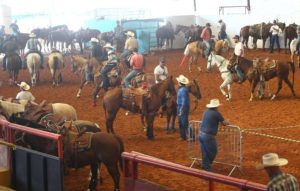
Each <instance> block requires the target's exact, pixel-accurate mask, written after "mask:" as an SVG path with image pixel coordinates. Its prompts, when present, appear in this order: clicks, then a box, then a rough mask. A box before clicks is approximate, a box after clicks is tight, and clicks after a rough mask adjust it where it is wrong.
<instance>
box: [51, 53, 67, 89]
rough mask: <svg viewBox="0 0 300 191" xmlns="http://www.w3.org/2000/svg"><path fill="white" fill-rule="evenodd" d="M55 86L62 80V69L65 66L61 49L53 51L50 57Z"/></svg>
mask: <svg viewBox="0 0 300 191" xmlns="http://www.w3.org/2000/svg"><path fill="white" fill-rule="evenodd" d="M48 64H49V68H50V73H51V77H52V84H53V86H55V85H57V86H58V85H59V84H60V83H61V82H62V75H61V70H62V68H63V67H64V59H63V55H62V53H61V52H59V51H54V52H51V53H50V55H49V59H48Z"/></svg>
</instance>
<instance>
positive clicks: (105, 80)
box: [101, 63, 116, 89]
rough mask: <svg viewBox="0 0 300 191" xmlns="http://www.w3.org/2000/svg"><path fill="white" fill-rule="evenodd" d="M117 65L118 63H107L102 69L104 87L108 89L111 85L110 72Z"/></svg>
mask: <svg viewBox="0 0 300 191" xmlns="http://www.w3.org/2000/svg"><path fill="white" fill-rule="evenodd" d="M115 66H116V63H112V64H107V65H105V66H104V68H103V69H102V70H101V80H102V83H103V85H102V88H104V89H107V88H108V87H109V79H108V76H107V74H108V72H110V71H111V70H112V69H113V68H114V67H115Z"/></svg>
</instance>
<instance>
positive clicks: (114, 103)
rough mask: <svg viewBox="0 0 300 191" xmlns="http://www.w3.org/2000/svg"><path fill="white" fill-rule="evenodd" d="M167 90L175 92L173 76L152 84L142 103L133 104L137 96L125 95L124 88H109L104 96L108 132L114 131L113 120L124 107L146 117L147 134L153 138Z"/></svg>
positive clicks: (150, 138)
mask: <svg viewBox="0 0 300 191" xmlns="http://www.w3.org/2000/svg"><path fill="white" fill-rule="evenodd" d="M124 91H125V90H124ZM165 91H169V92H170V93H171V94H173V93H174V92H175V85H174V81H173V77H172V76H171V77H168V78H167V79H166V80H164V81H162V82H161V83H158V84H155V85H154V86H152V87H151V88H150V90H149V95H148V96H146V97H145V96H143V97H142V101H141V104H133V103H135V101H137V98H134V97H132V96H127V95H124V92H123V89H122V88H114V89H111V90H108V91H107V92H106V94H105V95H104V97H103V108H104V111H105V119H106V129H107V132H109V133H114V129H113V122H114V120H115V118H116V115H117V113H118V111H119V109H120V108H121V107H122V108H125V109H128V110H130V111H132V112H134V113H142V115H141V116H145V117H146V120H147V133H146V135H147V138H148V139H149V140H153V139H154V135H153V121H154V118H155V115H156V112H157V111H158V109H159V108H160V106H161V100H162V98H163V97H164V96H165ZM136 97H137V96H136Z"/></svg>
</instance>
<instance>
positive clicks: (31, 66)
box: [26, 52, 41, 86]
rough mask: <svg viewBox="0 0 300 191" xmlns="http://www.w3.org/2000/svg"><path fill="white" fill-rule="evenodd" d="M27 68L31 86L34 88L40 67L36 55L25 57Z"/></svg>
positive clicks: (39, 58) (39, 61)
mask: <svg viewBox="0 0 300 191" xmlns="http://www.w3.org/2000/svg"><path fill="white" fill-rule="evenodd" d="M26 59H27V68H28V71H29V74H30V77H31V85H32V86H35V85H36V84H37V83H38V81H39V70H40V65H41V57H40V55H39V54H38V53H35V52H33V53H30V54H28V55H27V58H26Z"/></svg>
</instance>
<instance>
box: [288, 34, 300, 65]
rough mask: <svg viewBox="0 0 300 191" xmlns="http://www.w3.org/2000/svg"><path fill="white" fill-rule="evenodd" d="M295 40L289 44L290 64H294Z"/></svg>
mask: <svg viewBox="0 0 300 191" xmlns="http://www.w3.org/2000/svg"><path fill="white" fill-rule="evenodd" d="M296 45H297V39H293V40H292V41H291V44H290V51H291V62H292V63H294V56H295V52H296ZM298 63H300V56H299V55H298Z"/></svg>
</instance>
